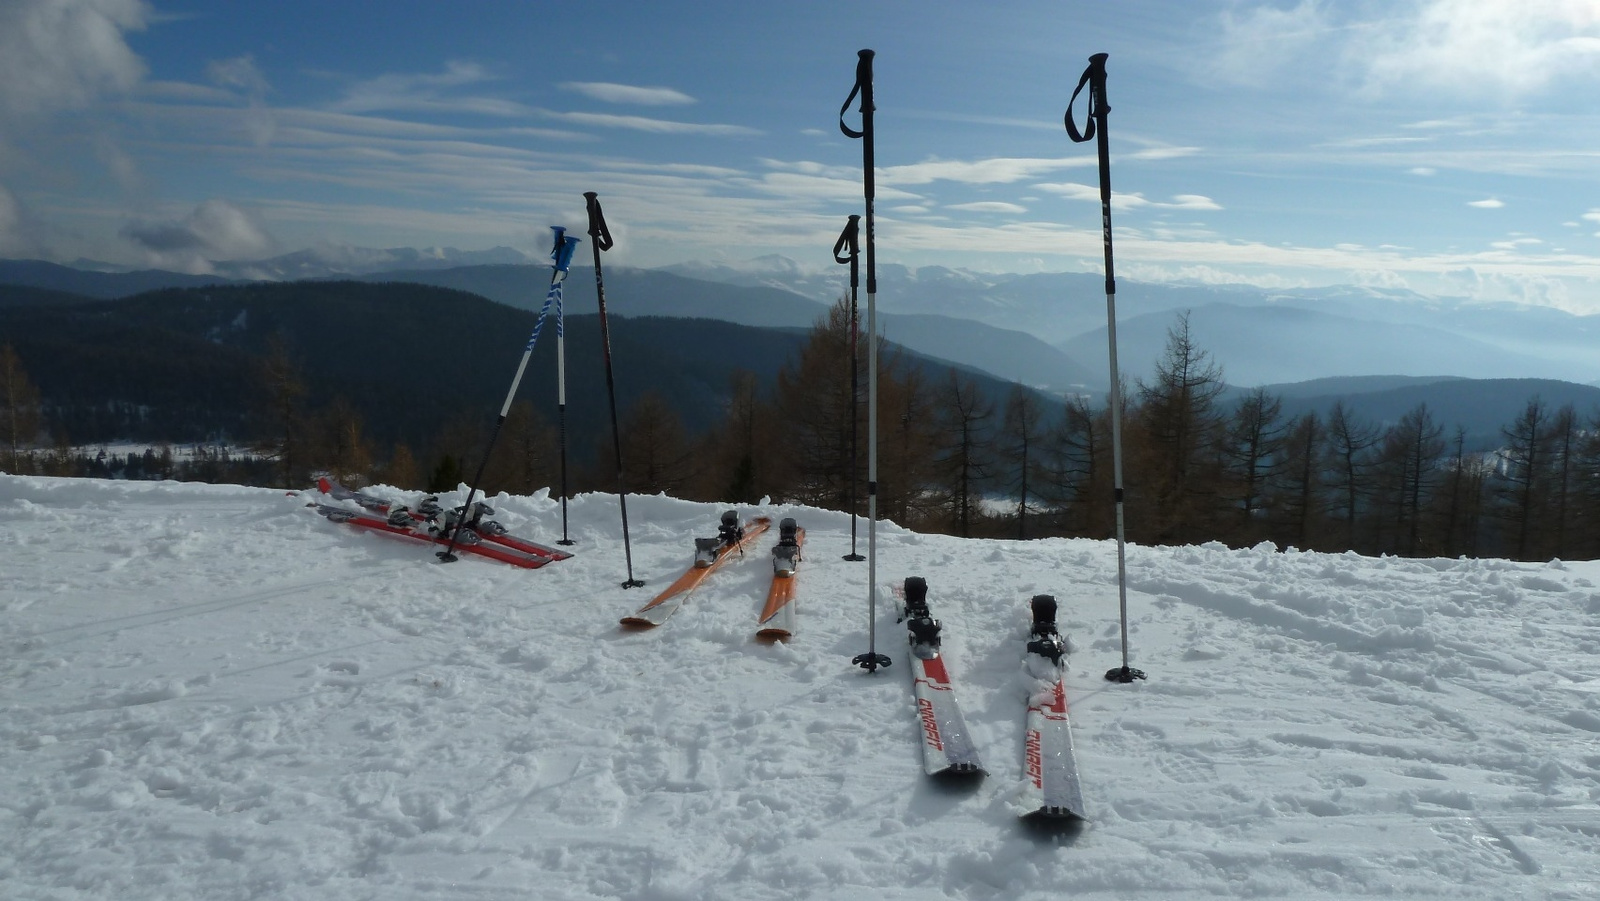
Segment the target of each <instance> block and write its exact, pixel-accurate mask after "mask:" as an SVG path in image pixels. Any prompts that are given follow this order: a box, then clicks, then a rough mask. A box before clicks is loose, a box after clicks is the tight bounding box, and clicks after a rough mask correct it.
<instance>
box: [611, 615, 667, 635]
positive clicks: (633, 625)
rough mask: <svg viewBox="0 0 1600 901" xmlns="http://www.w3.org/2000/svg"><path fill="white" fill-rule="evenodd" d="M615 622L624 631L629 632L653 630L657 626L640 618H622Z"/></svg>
mask: <svg viewBox="0 0 1600 901" xmlns="http://www.w3.org/2000/svg"><path fill="white" fill-rule="evenodd" d="M617 622H618V623H619V624H621V626H622V628H623V629H624V630H626V631H629V632H643V631H645V630H646V629H654V628H655V627H656V626H657V625H658V624H657V623H653V622H651V621H650V620H647V619H645V618H644V617H642V616H624V617H623V618H622V619H620V620H618V621H617Z"/></svg>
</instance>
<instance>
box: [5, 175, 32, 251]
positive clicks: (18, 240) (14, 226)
mask: <svg viewBox="0 0 1600 901" xmlns="http://www.w3.org/2000/svg"><path fill="white" fill-rule="evenodd" d="M36 232H37V229H36V228H34V227H32V226H31V224H30V223H29V222H28V218H27V215H26V213H25V212H24V210H23V209H22V204H21V203H19V202H18V201H17V198H16V197H15V196H13V195H12V193H11V192H10V191H8V190H7V189H6V186H5V185H0V256H5V257H34V256H39V255H40V253H39V250H40V248H39V246H38V241H37V239H36V238H35V234H36Z"/></svg>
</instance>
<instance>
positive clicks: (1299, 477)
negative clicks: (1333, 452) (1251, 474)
mask: <svg viewBox="0 0 1600 901" xmlns="http://www.w3.org/2000/svg"><path fill="white" fill-rule="evenodd" d="M1324 437H1325V431H1324V428H1323V425H1322V420H1321V419H1319V418H1318V417H1317V414H1315V413H1307V414H1305V415H1303V416H1301V417H1299V418H1298V419H1296V420H1294V422H1293V423H1292V424H1290V426H1289V428H1288V431H1287V432H1286V433H1285V435H1284V440H1283V444H1282V446H1281V447H1280V449H1279V452H1278V464H1277V466H1276V467H1275V471H1276V473H1277V477H1276V479H1275V480H1274V481H1273V482H1272V483H1271V484H1270V485H1269V489H1268V490H1269V491H1271V492H1272V493H1273V495H1274V496H1275V497H1276V501H1275V503H1274V504H1273V507H1274V516H1273V520H1272V526H1273V532H1274V535H1275V537H1276V538H1277V540H1278V541H1280V543H1283V544H1289V545H1293V546H1295V547H1298V548H1305V549H1312V548H1320V547H1321V546H1322V541H1321V538H1322V536H1321V532H1322V529H1321V527H1320V526H1321V523H1322V521H1323V518H1324V515H1325V512H1324V511H1325V507H1326V501H1325V500H1324V498H1323V496H1322V482H1323V439H1324Z"/></svg>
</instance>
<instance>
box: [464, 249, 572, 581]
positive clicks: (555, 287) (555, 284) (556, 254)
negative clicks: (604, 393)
mask: <svg viewBox="0 0 1600 901" xmlns="http://www.w3.org/2000/svg"><path fill="white" fill-rule="evenodd" d="M550 230H551V231H553V232H555V233H556V234H555V247H554V248H553V249H552V250H551V251H550V264H551V270H550V291H549V292H548V293H547V294H545V297H544V306H543V307H541V308H540V309H539V318H538V320H537V321H535V322H534V324H533V334H531V335H529V336H528V345H527V347H525V348H523V350H522V361H521V362H519V363H518V364H517V374H516V375H515V376H512V378H511V388H510V390H508V391H507V392H506V399H505V403H503V404H501V405H500V416H499V418H498V419H496V420H495V422H494V431H492V432H490V433H489V443H488V445H487V446H485V447H484V449H483V459H482V460H480V461H479V462H478V471H477V473H476V474H475V475H473V477H472V484H471V485H469V486H468V488H467V502H466V503H465V504H463V505H462V507H461V515H460V516H458V517H457V518H456V522H455V525H454V526H452V527H451V529H450V543H449V544H447V545H445V549H444V550H442V551H440V552H439V553H438V554H437V555H436V556H437V557H438V558H439V559H440V560H442V561H444V562H445V563H453V562H455V560H456V553H455V551H456V545H457V544H458V543H460V540H461V529H462V527H463V526H464V525H466V523H467V518H468V517H469V516H470V515H471V513H472V501H473V500H474V499H475V498H476V497H477V496H478V486H479V485H481V484H483V471H484V470H485V469H486V468H488V466H489V457H490V455H492V454H493V453H494V443H495V441H496V440H497V439H499V437H500V429H501V428H502V427H504V426H505V424H506V416H508V415H509V414H510V413H511V401H512V400H513V399H515V398H516V396H517V387H518V386H520V385H521V384H522V374H523V373H524V372H526V371H527V369H528V360H529V358H531V357H532V356H533V347H534V345H536V344H538V343H539V331H540V330H541V329H543V328H544V320H545V317H546V316H547V315H548V314H549V313H550V306H551V304H552V303H557V304H559V302H560V299H561V282H562V280H563V279H565V278H566V277H567V267H568V266H570V265H571V264H572V251H573V248H575V247H577V246H578V239H577V238H573V237H570V236H568V235H567V230H566V229H565V228H562V227H561V226H559V225H552V226H551V227H550Z"/></svg>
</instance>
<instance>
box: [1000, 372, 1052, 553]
mask: <svg viewBox="0 0 1600 901" xmlns="http://www.w3.org/2000/svg"><path fill="white" fill-rule="evenodd" d="M1043 422H1044V409H1043V407H1042V406H1041V405H1040V403H1039V397H1038V395H1036V394H1034V393H1033V392H1032V391H1029V390H1028V389H1026V388H1024V387H1023V386H1021V385H1019V384H1013V385H1012V386H1011V392H1010V393H1009V394H1007V395H1006V407H1005V415H1004V416H1003V417H1002V419H1001V423H1000V434H999V440H998V441H997V442H996V445H995V450H996V453H997V455H998V457H999V462H1000V463H1001V464H1002V465H1003V466H1004V467H1005V469H1006V471H1007V473H1008V477H1007V485H1006V487H1007V489H1008V492H1009V493H1010V494H1011V496H1013V497H1015V498H1016V499H1017V537H1018V538H1027V537H1028V505H1029V503H1030V501H1032V500H1033V499H1034V494H1032V493H1030V489H1032V491H1033V492H1034V493H1037V491H1038V489H1037V487H1036V486H1037V484H1038V478H1037V477H1036V475H1037V472H1038V470H1039V469H1040V468H1041V466H1042V459H1041V458H1042V453H1041V448H1040V445H1041V444H1043V442H1044V426H1043Z"/></svg>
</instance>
